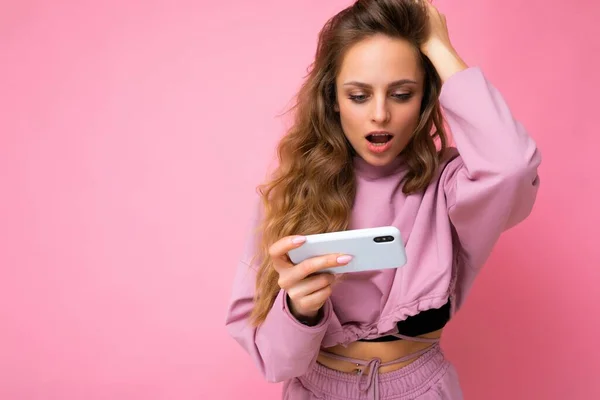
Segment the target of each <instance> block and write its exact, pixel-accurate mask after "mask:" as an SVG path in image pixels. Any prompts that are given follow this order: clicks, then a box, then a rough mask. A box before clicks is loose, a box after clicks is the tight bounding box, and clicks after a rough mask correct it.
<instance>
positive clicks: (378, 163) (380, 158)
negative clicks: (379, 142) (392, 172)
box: [361, 150, 401, 167]
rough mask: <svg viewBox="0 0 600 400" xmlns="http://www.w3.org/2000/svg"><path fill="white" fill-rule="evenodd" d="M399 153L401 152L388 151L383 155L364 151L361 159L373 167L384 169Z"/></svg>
mask: <svg viewBox="0 0 600 400" xmlns="http://www.w3.org/2000/svg"><path fill="white" fill-rule="evenodd" d="M400 153H401V151H389V152H385V153H383V154H373V153H372V152H370V151H369V150H365V151H364V152H363V154H361V157H362V158H363V159H364V160H365V161H366V162H367V163H369V164H371V165H373V166H375V167H384V166H386V165H388V164H389V163H391V162H392V161H394V160H395V159H396V158H397V157H398V156H399V155H400Z"/></svg>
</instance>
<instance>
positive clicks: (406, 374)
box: [283, 344, 463, 400]
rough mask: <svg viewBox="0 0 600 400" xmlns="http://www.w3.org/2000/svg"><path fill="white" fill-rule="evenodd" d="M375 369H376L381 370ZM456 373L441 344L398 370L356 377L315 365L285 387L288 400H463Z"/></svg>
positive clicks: (284, 394)
mask: <svg viewBox="0 0 600 400" xmlns="http://www.w3.org/2000/svg"><path fill="white" fill-rule="evenodd" d="M378 367H379V366H378V365H377V366H376V368H372V369H373V370H375V369H378ZM462 398H463V395H462V391H461V388H460V384H459V381H458V376H457V374H456V370H455V369H454V367H453V366H452V364H450V363H449V362H448V360H446V358H445V357H444V354H443V352H442V351H441V349H440V347H439V345H438V344H435V345H433V346H432V347H431V348H430V349H429V350H428V351H427V352H425V353H424V354H422V355H421V356H420V357H419V358H418V359H417V360H416V361H414V362H412V363H411V364H409V365H407V366H406V367H403V368H400V369H398V370H395V371H391V372H386V373H382V374H379V373H376V374H375V376H373V373H372V372H371V373H369V375H368V376H365V375H355V374H350V373H345V372H339V371H335V370H333V369H330V368H327V367H325V366H323V365H321V364H318V363H315V365H314V366H313V368H312V369H311V370H310V371H308V373H307V374H305V375H304V376H301V377H298V378H294V379H291V380H288V381H286V382H285V383H284V386H283V399H284V400H312V399H320V400H350V399H352V400H363V399H364V400H371V399H372V400H377V399H380V400H383V399H398V400H399V399H403V400H408V399H411V400H413V399H414V400H417V399H418V400H441V399H443V400H462Z"/></svg>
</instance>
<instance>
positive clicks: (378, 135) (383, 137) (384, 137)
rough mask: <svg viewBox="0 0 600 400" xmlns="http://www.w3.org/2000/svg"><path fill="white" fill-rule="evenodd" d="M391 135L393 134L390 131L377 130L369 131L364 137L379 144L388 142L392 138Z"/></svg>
mask: <svg viewBox="0 0 600 400" xmlns="http://www.w3.org/2000/svg"><path fill="white" fill-rule="evenodd" d="M393 137H394V135H392V134H391V133H390V132H385V131H377V132H371V133H369V134H368V135H367V136H366V139H367V140H368V141H369V142H371V143H373V144H380V145H381V144H385V143H387V142H389V141H390V140H392V138H393Z"/></svg>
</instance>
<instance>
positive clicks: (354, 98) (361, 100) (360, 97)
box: [348, 94, 367, 103]
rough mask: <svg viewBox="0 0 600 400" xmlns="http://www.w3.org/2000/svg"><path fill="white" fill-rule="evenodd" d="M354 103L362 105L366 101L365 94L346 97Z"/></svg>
mask: <svg viewBox="0 0 600 400" xmlns="http://www.w3.org/2000/svg"><path fill="white" fill-rule="evenodd" d="M348 98H349V99H350V100H352V101H353V102H355V103H364V102H365V101H366V100H367V95H366V94H351V95H349V96H348Z"/></svg>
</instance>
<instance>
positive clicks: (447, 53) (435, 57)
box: [422, 40, 469, 83]
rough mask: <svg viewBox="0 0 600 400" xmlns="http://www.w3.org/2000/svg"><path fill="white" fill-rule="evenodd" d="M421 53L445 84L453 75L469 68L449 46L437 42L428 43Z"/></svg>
mask: <svg viewBox="0 0 600 400" xmlns="http://www.w3.org/2000/svg"><path fill="white" fill-rule="evenodd" d="M422 51H423V54H424V55H425V56H427V58H429V60H430V61H431V63H432V64H433V66H434V67H435V69H436V71H437V73H438V75H439V76H440V79H441V80H442V83H444V82H446V81H447V80H448V79H449V78H450V77H451V76H452V75H454V74H455V73H457V72H460V71H463V70H465V69H467V68H469V66H468V65H467V63H466V62H465V61H464V60H463V59H462V58H461V57H460V56H459V54H458V52H457V51H456V50H455V49H454V48H453V47H452V46H451V45H448V44H445V43H442V42H440V41H438V40H432V41H430V42H428V43H427V44H426V45H425V46H424V47H423V50H422Z"/></svg>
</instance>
